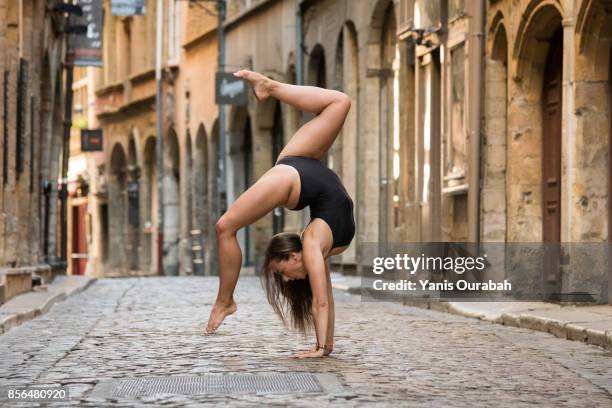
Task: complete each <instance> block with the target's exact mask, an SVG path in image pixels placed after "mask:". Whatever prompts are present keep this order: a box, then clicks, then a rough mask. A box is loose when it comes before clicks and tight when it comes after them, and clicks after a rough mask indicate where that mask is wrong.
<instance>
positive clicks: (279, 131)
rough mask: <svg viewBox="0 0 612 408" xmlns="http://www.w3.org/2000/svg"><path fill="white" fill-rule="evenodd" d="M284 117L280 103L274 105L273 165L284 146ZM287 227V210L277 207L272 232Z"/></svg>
mask: <svg viewBox="0 0 612 408" xmlns="http://www.w3.org/2000/svg"><path fill="white" fill-rule="evenodd" d="M283 141H284V135H283V117H282V113H281V106H280V103H277V104H276V106H275V107H274V122H273V124H272V166H274V164H275V163H276V159H277V158H278V155H279V153H280V152H281V150H282V149H283V146H284V142H283ZM284 228H285V211H284V209H283V208H282V207H277V208H275V209H274V211H272V233H273V234H277V233H279V232H282V231H283V229H284Z"/></svg>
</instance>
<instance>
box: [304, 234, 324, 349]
mask: <svg viewBox="0 0 612 408" xmlns="http://www.w3.org/2000/svg"><path fill="white" fill-rule="evenodd" d="M302 262H303V263H304V266H305V267H306V270H307V271H308V279H309V281H310V288H311V290H312V315H313V319H314V324H315V331H316V334H317V343H318V344H319V345H320V348H319V349H317V350H314V351H310V352H307V353H300V354H298V355H296V357H299V358H304V357H323V355H324V353H325V350H324V349H323V346H324V345H325V344H326V341H327V339H328V336H327V335H328V329H329V326H328V325H329V309H330V307H331V305H330V300H329V298H328V296H329V292H328V287H327V286H328V280H327V271H326V267H325V258H324V257H323V250H322V248H321V245H320V243H319V242H318V241H317V240H316V239H308V240H307V239H305V240H304V243H303V245H302Z"/></svg>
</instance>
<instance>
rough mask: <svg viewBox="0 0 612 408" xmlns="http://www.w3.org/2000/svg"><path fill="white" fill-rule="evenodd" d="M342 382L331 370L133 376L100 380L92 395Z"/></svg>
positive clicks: (318, 388)
mask: <svg viewBox="0 0 612 408" xmlns="http://www.w3.org/2000/svg"><path fill="white" fill-rule="evenodd" d="M339 389H341V385H340V383H339V382H338V380H337V378H336V376H335V375H333V374H329V373H318V374H313V373H284V374H227V375H212V374H210V375H199V376H195V375H192V376H170V377H134V378H123V379H118V380H103V381H101V382H99V383H98V384H97V385H96V387H95V388H94V390H93V391H92V394H91V396H97V397H108V398H126V397H127V398H129V397H136V398H137V397H144V396H151V395H156V394H183V395H196V394H237V393H253V394H255V393H270V394H271V393H310V392H318V393H321V392H326V391H337V390H339Z"/></svg>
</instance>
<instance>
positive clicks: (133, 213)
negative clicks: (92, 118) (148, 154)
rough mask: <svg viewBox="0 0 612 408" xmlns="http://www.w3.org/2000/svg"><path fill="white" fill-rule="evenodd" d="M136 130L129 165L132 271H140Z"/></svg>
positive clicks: (128, 201)
mask: <svg viewBox="0 0 612 408" xmlns="http://www.w3.org/2000/svg"><path fill="white" fill-rule="evenodd" d="M137 134H138V133H137V132H135V131H134V130H133V131H132V134H131V136H130V138H129V141H128V163H127V185H126V188H127V215H128V216H127V224H128V227H127V231H128V233H127V242H126V245H127V248H126V249H127V253H128V259H129V267H130V270H139V269H140V263H139V258H140V256H139V255H140V238H141V237H140V203H139V202H140V165H139V163H140V161H139V149H138V148H137V144H138V137H137Z"/></svg>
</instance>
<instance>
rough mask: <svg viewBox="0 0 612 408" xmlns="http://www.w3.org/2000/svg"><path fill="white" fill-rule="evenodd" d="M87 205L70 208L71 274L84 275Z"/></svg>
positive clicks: (85, 265) (85, 264)
mask: <svg viewBox="0 0 612 408" xmlns="http://www.w3.org/2000/svg"><path fill="white" fill-rule="evenodd" d="M86 222H87V203H86V202H85V203H83V204H80V205H75V206H73V207H72V274H73V275H84V274H85V268H86V267H87V235H86V228H85V223H86Z"/></svg>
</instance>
